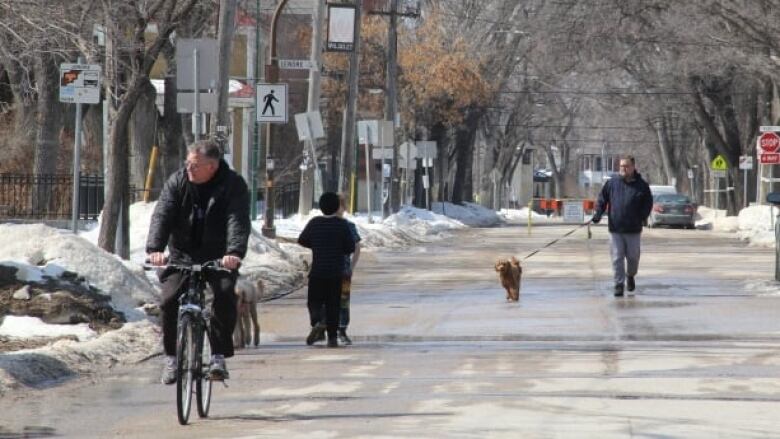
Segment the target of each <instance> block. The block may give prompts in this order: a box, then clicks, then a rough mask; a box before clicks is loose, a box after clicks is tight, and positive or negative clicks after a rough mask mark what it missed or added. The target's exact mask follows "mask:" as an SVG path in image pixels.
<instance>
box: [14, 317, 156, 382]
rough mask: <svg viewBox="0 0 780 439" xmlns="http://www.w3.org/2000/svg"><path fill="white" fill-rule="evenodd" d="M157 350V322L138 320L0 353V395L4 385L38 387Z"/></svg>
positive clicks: (152, 353)
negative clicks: (90, 335) (82, 337)
mask: <svg viewBox="0 0 780 439" xmlns="http://www.w3.org/2000/svg"><path fill="white" fill-rule="evenodd" d="M60 326H64V325H60ZM160 350H161V348H160V335H159V329H158V328H157V325H156V324H155V323H152V322H149V321H141V322H134V323H127V324H125V325H124V326H122V328H121V329H118V330H116V331H110V332H107V333H105V334H103V335H102V336H101V337H98V338H95V339H92V340H89V341H85V342H76V341H71V340H60V341H57V342H55V343H54V344H52V345H51V346H47V347H44V348H39V349H34V350H23V351H16V352H7V353H4V354H3V355H0V395H2V394H3V393H5V391H6V390H7V389H8V388H19V387H20V386H21V385H25V386H39V385H41V384H45V383H47V382H52V381H58V380H62V379H63V378H67V377H71V376H75V375H76V374H78V373H80V372H83V373H93V372H94V371H95V370H96V366H102V367H111V366H113V365H115V364H117V363H137V362H139V361H142V360H144V359H146V358H149V357H150V356H152V355H155V354H157V353H159V352H160Z"/></svg>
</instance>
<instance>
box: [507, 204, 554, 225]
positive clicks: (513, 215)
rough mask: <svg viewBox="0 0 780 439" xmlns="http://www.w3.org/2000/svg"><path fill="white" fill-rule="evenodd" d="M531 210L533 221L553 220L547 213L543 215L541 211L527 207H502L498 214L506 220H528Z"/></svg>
mask: <svg viewBox="0 0 780 439" xmlns="http://www.w3.org/2000/svg"><path fill="white" fill-rule="evenodd" d="M529 212H530V213H531V221H532V222H533V223H539V222H550V221H552V218H550V217H548V216H547V215H542V214H540V213H537V212H535V211H533V210H530V209H528V208H527V207H524V208H522V209H501V210H500V211H499V212H498V215H499V217H501V218H503V219H504V220H505V221H521V222H528V213H529Z"/></svg>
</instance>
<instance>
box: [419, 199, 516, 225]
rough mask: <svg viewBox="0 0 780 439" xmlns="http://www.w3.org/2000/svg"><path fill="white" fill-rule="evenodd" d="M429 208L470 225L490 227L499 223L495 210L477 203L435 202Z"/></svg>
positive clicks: (499, 219)
mask: <svg viewBox="0 0 780 439" xmlns="http://www.w3.org/2000/svg"><path fill="white" fill-rule="evenodd" d="M431 209H432V210H433V211H434V212H436V213H438V214H440V215H445V216H448V217H450V218H453V219H456V220H458V221H460V222H462V223H463V224H465V225H467V226H471V227H490V226H495V225H498V224H501V218H499V217H498V214H497V213H496V211H494V210H491V209H488V208H486V207H482V206H480V205H479V204H474V203H463V205H462V206H461V205H458V204H452V203H447V202H445V203H439V202H437V203H433V204H432V206H431Z"/></svg>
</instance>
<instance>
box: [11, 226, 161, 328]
mask: <svg viewBox="0 0 780 439" xmlns="http://www.w3.org/2000/svg"><path fill="white" fill-rule="evenodd" d="M0 260H8V261H9V262H16V264H14V266H16V267H17V268H20V267H22V269H21V270H20V272H23V273H25V274H24V276H25V277H26V278H29V279H30V280H34V279H36V278H43V277H45V276H51V275H52V274H56V273H62V272H63V271H65V270H67V271H70V272H73V273H76V274H78V276H81V277H83V278H84V279H85V280H86V281H87V282H89V284H91V285H93V286H95V287H97V288H98V289H99V290H100V291H101V292H103V293H104V294H108V295H110V296H111V303H112V305H113V307H114V308H115V309H117V310H118V311H121V312H122V313H124V315H125V317H126V318H127V320H128V321H135V320H139V319H142V318H144V316H145V315H144V313H143V312H142V311H140V310H139V309H138V307H139V306H141V305H143V304H145V303H152V302H154V301H155V298H156V296H157V293H156V291H155V289H154V287H153V286H152V283H151V282H149V281H148V280H147V278H146V276H145V274H144V272H143V270H141V268H140V267H139V266H138V265H135V264H131V263H128V262H125V261H122V260H121V259H119V258H118V257H117V256H115V255H113V254H111V253H108V252H106V251H104V250H102V249H100V248H99V247H97V246H95V245H94V244H92V243H90V242H89V241H87V240H86V239H83V238H81V237H79V236H76V235H73V234H72V233H70V232H67V231H62V230H57V229H54V228H51V227H48V226H45V225H43V224H0ZM17 278H18V279H20V280H24V279H22V278H19V277H17Z"/></svg>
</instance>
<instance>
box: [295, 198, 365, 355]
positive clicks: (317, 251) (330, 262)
mask: <svg viewBox="0 0 780 439" xmlns="http://www.w3.org/2000/svg"><path fill="white" fill-rule="evenodd" d="M339 205H340V202H339V196H338V195H337V194H336V193H334V192H325V193H323V194H322V196H320V210H321V211H322V216H318V217H314V218H312V219H311V220H310V221H309V223H308V224H306V227H304V229H303V231H302V232H301V234H300V236H298V244H300V245H302V246H304V247H306V248H310V249H311V250H312V264H311V270H310V271H309V289H308V300H307V305H308V308H309V322H310V323H311V332H310V333H309V336H308V337H306V344H307V345H312V344H314V342H315V341H317V340H318V339H320V338H321V337H322V333H323V332H325V331H326V330H327V334H328V347H337V346H338V339H337V330H338V325H339V311H340V308H341V283H342V280H343V275H344V270H345V256H348V255H350V254H352V253H354V252H355V240H354V239H353V238H352V232H351V231H350V228H349V224H348V222H347V220H345V219H344V218H341V217H339V215H338V211H339ZM323 306H324V308H325V315H324V316H323V315H322V314H323V313H322V309H323ZM323 317H324V318H323ZM323 320H324V321H325V322H326V324H325V325H324V326H323V325H322V321H323Z"/></svg>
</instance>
